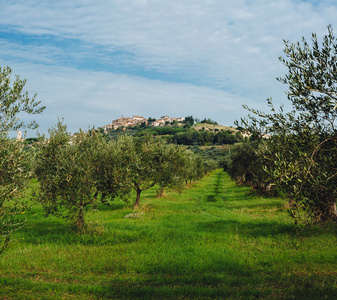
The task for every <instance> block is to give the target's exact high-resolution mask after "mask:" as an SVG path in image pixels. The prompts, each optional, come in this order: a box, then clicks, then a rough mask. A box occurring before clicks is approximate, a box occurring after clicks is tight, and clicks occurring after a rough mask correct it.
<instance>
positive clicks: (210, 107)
mask: <svg viewBox="0 0 337 300" xmlns="http://www.w3.org/2000/svg"><path fill="white" fill-rule="evenodd" d="M0 4H1V6H0V7H1V9H0V66H1V67H4V66H10V67H11V68H12V70H13V74H17V75H19V76H20V78H22V79H27V83H26V86H25V89H26V91H28V92H29V94H30V95H31V96H33V95H34V94H35V93H36V94H37V100H40V101H41V103H42V104H43V105H45V106H46V110H45V111H44V112H43V113H42V114H41V115H35V116H34V117H33V118H34V119H35V120H36V121H37V122H38V123H39V124H40V127H39V132H40V133H47V131H48V129H49V128H51V127H53V126H55V124H56V123H57V121H58V119H62V118H63V120H64V121H63V122H64V124H66V125H67V127H68V130H69V131H70V132H73V133H74V132H77V131H78V130H79V128H82V129H84V130H86V129H88V128H92V127H96V128H97V127H101V126H104V125H107V124H110V123H111V121H112V120H114V119H117V118H119V117H121V116H122V115H123V116H124V117H132V116H133V115H140V116H143V117H147V118H148V117H152V118H160V117H161V116H163V115H169V116H171V117H186V116H191V115H192V116H193V117H194V118H199V119H203V118H205V117H206V118H211V119H212V120H215V121H217V122H218V123H219V124H222V125H227V126H233V125H234V124H233V123H234V121H235V120H238V119H240V118H241V117H244V116H245V115H247V113H248V112H247V111H246V110H245V109H244V108H243V107H242V105H243V104H247V105H248V106H250V107H252V108H256V109H261V110H266V111H267V110H268V107H267V105H266V104H267V103H266V99H267V98H269V97H272V98H273V101H274V102H275V104H276V105H282V104H284V105H285V107H286V108H287V105H289V104H287V102H288V101H287V99H286V95H285V91H286V90H287V86H285V85H283V84H281V83H280V82H278V81H277V80H276V78H277V77H282V76H284V75H285V74H286V72H287V69H286V68H285V67H284V66H283V65H282V63H281V62H280V61H279V59H278V58H279V57H280V56H283V48H284V44H283V40H289V41H290V42H297V41H299V40H300V39H301V37H302V36H304V37H305V38H306V39H307V40H310V39H311V33H312V32H315V33H317V36H318V37H319V38H320V37H322V36H324V35H325V34H326V33H327V26H328V25H329V24H330V25H332V27H333V28H336V26H335V25H336V24H335V23H336V22H337V2H336V1H334V0H320V1H318V0H307V1H303V0H302V1H301V0H245V1H244V0H170V1H167V0H109V1H108V0H58V1H51V0H24V1H21V0H18V1H17V0H0ZM22 119H23V120H30V119H31V117H27V116H22ZM35 135H36V133H35V132H28V136H35Z"/></svg>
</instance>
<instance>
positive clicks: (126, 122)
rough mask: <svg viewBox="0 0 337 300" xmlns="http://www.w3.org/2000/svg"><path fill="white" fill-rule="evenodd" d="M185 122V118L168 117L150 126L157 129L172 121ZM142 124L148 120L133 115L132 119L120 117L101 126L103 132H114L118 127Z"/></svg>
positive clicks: (163, 117)
mask: <svg viewBox="0 0 337 300" xmlns="http://www.w3.org/2000/svg"><path fill="white" fill-rule="evenodd" d="M184 120H185V118H170V117H169V116H162V117H161V118H160V119H159V120H156V121H154V122H152V123H151V124H152V126H154V127H159V126H165V125H166V124H168V123H172V122H173V121H176V122H177V123H178V124H179V123H181V124H182V123H183V121H184ZM143 122H145V124H148V119H146V118H144V117H142V116H137V115H134V116H133V117H132V118H126V117H123V116H122V117H120V118H118V119H116V120H113V121H112V122H111V124H108V125H105V126H103V127H102V128H103V130H104V132H107V131H109V130H112V129H114V130H116V129H117V128H119V127H124V128H125V127H128V126H135V125H140V124H142V123H143Z"/></svg>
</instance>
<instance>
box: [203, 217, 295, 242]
mask: <svg viewBox="0 0 337 300" xmlns="http://www.w3.org/2000/svg"><path fill="white" fill-rule="evenodd" d="M196 226H197V230H198V231H205V232H210V233H221V232H223V233H232V234H240V235H244V236H247V237H252V238H257V237H268V236H277V235H283V234H293V233H294V232H295V229H296V227H295V226H294V225H290V224H280V223H277V222H275V221H274V222H271V221H270V222H268V221H263V222H261V221H256V222H247V221H245V222H244V223H242V222H239V221H237V220H218V221H212V222H199V223H198V224H197V225H196Z"/></svg>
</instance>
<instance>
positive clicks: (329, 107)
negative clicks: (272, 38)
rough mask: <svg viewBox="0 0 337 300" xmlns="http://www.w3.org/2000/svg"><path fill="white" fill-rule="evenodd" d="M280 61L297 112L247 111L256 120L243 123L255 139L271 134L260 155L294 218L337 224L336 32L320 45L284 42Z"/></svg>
mask: <svg viewBox="0 0 337 300" xmlns="http://www.w3.org/2000/svg"><path fill="white" fill-rule="evenodd" d="M284 45H285V48H284V54H285V57H284V58H283V57H280V61H281V62H282V63H283V64H284V65H285V66H286V67H287V69H288V73H287V74H286V75H285V76H284V77H281V78H278V79H277V80H278V81H280V82H281V83H283V84H286V85H288V91H287V92H286V94H287V99H288V100H289V101H290V103H291V106H292V110H291V111H290V112H284V109H283V107H280V109H279V110H276V109H275V108H274V106H273V103H272V100H271V98H270V99H267V102H268V105H269V107H270V110H271V111H270V113H264V112H261V111H258V110H254V109H251V108H248V107H247V106H245V107H246V108H247V109H248V110H249V111H250V112H251V113H253V115H248V118H245V119H242V120H241V121H242V123H241V124H242V125H243V127H245V130H247V131H249V132H251V133H252V134H253V135H255V137H260V138H261V137H262V136H263V134H265V133H268V134H270V136H271V137H270V139H268V140H265V141H264V142H263V143H261V146H260V147H259V148H258V149H257V150H256V153H257V155H258V157H259V158H260V159H261V158H262V161H263V163H262V167H263V170H264V174H265V175H267V177H268V180H270V181H271V182H272V184H273V185H275V187H276V188H277V189H278V190H279V191H280V192H281V193H283V194H284V195H286V196H287V197H289V198H290V199H291V203H292V206H291V208H292V209H291V210H290V211H291V214H292V215H293V216H294V217H295V218H296V219H299V218H300V217H303V219H304V220H306V221H308V222H324V221H328V220H336V217H337V211H336V197H337V176H336V175H337V151H336V150H337V147H336V146H337V137H336V117H337V110H336V100H337V65H336V63H337V43H336V38H335V36H334V34H333V30H332V27H331V26H329V27H328V33H327V34H326V35H325V36H324V37H323V39H322V44H321V45H320V44H319V42H318V38H317V36H316V34H315V33H313V34H312V38H311V44H310V43H309V42H307V41H306V39H305V38H304V37H303V38H302V40H301V42H297V43H290V42H289V41H284Z"/></svg>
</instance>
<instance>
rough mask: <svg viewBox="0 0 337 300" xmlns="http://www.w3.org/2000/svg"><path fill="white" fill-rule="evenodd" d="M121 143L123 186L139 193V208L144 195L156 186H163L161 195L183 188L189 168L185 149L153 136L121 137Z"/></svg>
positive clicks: (119, 142) (119, 145) (118, 141)
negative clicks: (166, 187)
mask: <svg viewBox="0 0 337 300" xmlns="http://www.w3.org/2000/svg"><path fill="white" fill-rule="evenodd" d="M117 144H118V148H119V153H120V155H119V166H120V167H119V168H120V170H121V171H120V173H121V174H123V176H122V177H123V183H122V185H123V186H129V187H130V188H132V189H134V190H135V192H136V201H135V204H134V207H139V204H140V196H141V193H142V192H143V191H144V190H147V189H149V188H151V187H154V186H155V185H156V184H158V185H159V189H160V191H159V194H161V190H162V188H164V187H165V186H169V187H176V188H181V187H182V182H183V178H184V173H183V169H184V166H185V158H184V152H183V149H182V148H178V147H177V146H174V145H169V144H166V143H164V142H163V141H162V140H160V139H155V138H153V137H152V136H145V138H143V139H139V138H134V137H131V136H121V137H120V138H119V139H118V140H117Z"/></svg>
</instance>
